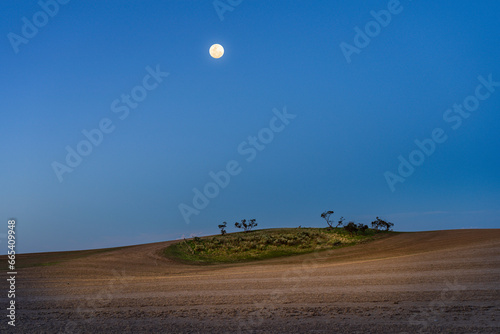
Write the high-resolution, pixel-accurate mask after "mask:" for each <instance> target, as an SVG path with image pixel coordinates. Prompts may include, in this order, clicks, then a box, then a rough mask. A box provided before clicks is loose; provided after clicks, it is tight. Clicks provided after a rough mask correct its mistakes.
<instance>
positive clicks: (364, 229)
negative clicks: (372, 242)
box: [358, 224, 368, 234]
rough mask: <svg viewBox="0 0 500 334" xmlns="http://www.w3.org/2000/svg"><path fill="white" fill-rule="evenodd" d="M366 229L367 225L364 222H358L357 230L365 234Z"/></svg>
mask: <svg viewBox="0 0 500 334" xmlns="http://www.w3.org/2000/svg"><path fill="white" fill-rule="evenodd" d="M367 229H368V225H364V224H358V230H359V231H360V232H361V233H362V234H365V232H366V230H367Z"/></svg>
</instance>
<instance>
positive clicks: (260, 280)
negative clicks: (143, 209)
mask: <svg viewBox="0 0 500 334" xmlns="http://www.w3.org/2000/svg"><path fill="white" fill-rule="evenodd" d="M170 243H171V242H162V243H154V244H147V245H139V246H131V247H125V248H121V249H117V250H112V251H107V252H93V253H92V252H90V253H89V252H87V253H79V254H80V255H79V257H76V256H73V257H76V258H72V256H68V255H67V254H68V253H60V254H59V255H60V256H59V257H58V254H56V253H52V254H50V253H48V254H27V255H21V256H19V257H18V261H19V262H20V263H19V264H21V266H22V263H23V261H24V262H25V263H29V260H30V259H31V261H32V262H33V261H35V260H33V259H36V261H39V262H40V259H42V258H45V259H46V260H47V261H46V262H50V261H52V260H54V259H56V260H57V259H58V258H61V257H62V258H65V260H64V261H62V262H60V263H58V264H55V265H48V266H37V267H29V268H21V269H19V270H18V274H17V277H16V306H17V309H16V312H17V313H16V327H15V329H14V328H12V327H11V326H8V325H7V321H8V319H7V318H6V317H5V315H4V316H2V318H3V320H2V321H1V323H0V332H1V333H11V332H12V333H120V334H124V333H499V332H500V229H490V230H452V231H432V232H415V233H400V234H394V235H392V236H389V237H387V238H382V239H380V240H376V241H373V242H370V243H367V244H360V245H356V246H352V247H347V248H341V249H336V250H332V251H325V252H319V253H313V254H307V255H301V256H294V257H288V258H277V259H272V260H266V261H259V262H252V263H245V264H233V265H211V266H199V265H197V266H195V265H186V264H180V263H177V262H175V261H172V260H169V259H166V258H164V257H162V256H161V255H160V254H159V253H160V252H161V250H162V249H163V248H165V247H166V246H167V245H169V244H170ZM0 259H1V261H2V262H5V261H6V260H5V256H2V257H0ZM36 261H35V262H36ZM41 262H44V261H41ZM4 272H5V271H4ZM2 281H3V282H4V283H2V284H3V285H2V290H3V291H7V290H8V289H7V286H5V282H6V280H5V279H2ZM6 297H7V293H2V295H1V297H0V300H1V303H2V305H3V306H2V308H3V309H4V314H6V310H5V308H6V305H7V303H8V300H7V298H6Z"/></svg>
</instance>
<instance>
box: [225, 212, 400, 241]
mask: <svg viewBox="0 0 500 334" xmlns="http://www.w3.org/2000/svg"><path fill="white" fill-rule="evenodd" d="M333 213H334V212H333V211H332V210H329V211H325V212H323V213H322V214H321V218H323V219H324V220H325V221H326V223H327V225H328V228H329V229H334V228H343V229H344V230H346V231H347V232H348V233H349V234H350V235H354V234H358V233H361V234H365V232H366V231H367V230H368V225H366V224H361V223H360V224H356V223H355V222H353V221H350V222H349V223H347V224H345V223H344V221H345V219H344V217H340V218H339V220H338V221H337V222H336V223H335V222H334V221H333V219H332V215H333ZM334 225H335V226H334ZM234 226H235V227H236V228H239V229H243V231H244V232H250V231H251V230H252V229H253V228H254V227H256V226H257V223H256V219H249V220H248V221H247V220H246V219H242V220H241V222H236V223H234ZM371 226H372V229H374V230H376V231H390V230H391V229H392V227H393V226H394V224H393V223H391V222H388V221H385V220H383V219H380V218H379V217H377V218H376V219H375V220H374V221H372V222H371ZM218 227H219V229H220V232H221V234H222V235H225V234H226V233H227V231H226V227H227V222H223V223H222V224H220V225H218ZM299 227H300V226H299Z"/></svg>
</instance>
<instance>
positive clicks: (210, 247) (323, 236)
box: [164, 228, 394, 264]
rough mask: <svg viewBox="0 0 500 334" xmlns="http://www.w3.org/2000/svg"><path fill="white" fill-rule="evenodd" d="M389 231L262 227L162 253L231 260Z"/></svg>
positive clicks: (200, 260)
mask: <svg viewBox="0 0 500 334" xmlns="http://www.w3.org/2000/svg"><path fill="white" fill-rule="evenodd" d="M391 233H394V232H379V231H376V230H372V229H368V230H367V231H365V233H363V234H353V235H351V234H349V233H348V232H347V231H345V230H344V229H327V228H280V229H265V230H256V231H250V232H237V233H231V234H226V235H218V236H209V237H202V238H198V237H195V238H193V239H189V240H182V241H180V242H178V243H176V244H173V245H171V246H169V247H167V248H165V250H164V255H165V256H167V257H169V258H171V259H175V260H178V261H181V262H185V263H196V264H211V263H234V262H244V261H252V260H262V259H269V258H274V257H279V256H289V255H298V254H305V253H311V252H315V251H324V250H329V249H335V248H339V247H345V246H350V245H355V244H358V243H361V242H368V241H371V240H374V239H376V238H380V237H383V236H387V235H389V234H391Z"/></svg>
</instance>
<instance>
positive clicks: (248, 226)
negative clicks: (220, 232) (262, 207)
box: [234, 219, 257, 232]
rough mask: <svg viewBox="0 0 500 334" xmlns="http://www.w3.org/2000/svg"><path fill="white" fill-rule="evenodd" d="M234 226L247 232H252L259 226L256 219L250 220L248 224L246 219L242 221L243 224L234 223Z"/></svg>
mask: <svg viewBox="0 0 500 334" xmlns="http://www.w3.org/2000/svg"><path fill="white" fill-rule="evenodd" d="M234 226H236V227H237V228H242V229H243V230H244V231H245V232H249V231H251V230H252V228H254V227H256V226H257V223H256V222H255V219H250V222H249V223H248V224H247V220H246V219H242V220H241V223H238V222H236V223H234Z"/></svg>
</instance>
